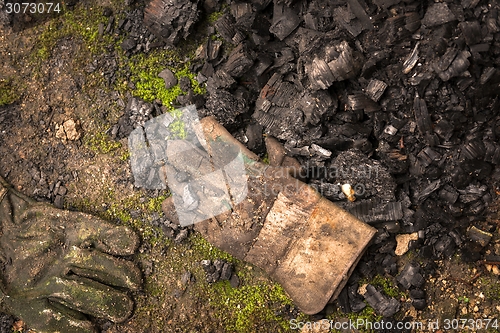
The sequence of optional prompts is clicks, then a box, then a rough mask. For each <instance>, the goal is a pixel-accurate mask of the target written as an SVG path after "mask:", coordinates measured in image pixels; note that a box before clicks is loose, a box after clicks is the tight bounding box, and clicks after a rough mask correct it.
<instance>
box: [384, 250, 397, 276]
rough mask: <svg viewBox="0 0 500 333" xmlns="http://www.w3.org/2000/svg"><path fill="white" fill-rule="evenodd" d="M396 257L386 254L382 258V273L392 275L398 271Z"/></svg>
mask: <svg viewBox="0 0 500 333" xmlns="http://www.w3.org/2000/svg"><path fill="white" fill-rule="evenodd" d="M396 263H397V260H396V257H394V256H392V255H390V254H388V255H386V256H385V258H384V260H382V263H381V264H382V267H383V268H384V273H386V274H389V275H394V274H396V273H397V272H398V266H397V264H396Z"/></svg>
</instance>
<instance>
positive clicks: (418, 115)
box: [413, 94, 438, 146]
mask: <svg viewBox="0 0 500 333" xmlns="http://www.w3.org/2000/svg"><path fill="white" fill-rule="evenodd" d="M413 110H414V112H415V120H416V122H417V128H418V131H419V132H420V135H421V136H423V137H424V138H425V141H426V143H427V144H428V145H429V146H435V145H437V144H438V140H437V137H436V136H435V134H434V133H433V130H432V122H431V118H430V116H429V112H428V111H427V104H426V103H425V100H424V99H421V98H420V97H419V96H418V94H417V95H415V99H414V100H413Z"/></svg>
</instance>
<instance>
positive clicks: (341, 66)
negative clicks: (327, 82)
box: [327, 41, 363, 81]
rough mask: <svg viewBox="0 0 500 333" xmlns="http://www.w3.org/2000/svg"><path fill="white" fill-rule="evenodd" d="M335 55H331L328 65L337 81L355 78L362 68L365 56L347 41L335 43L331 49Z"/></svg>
mask: <svg viewBox="0 0 500 333" xmlns="http://www.w3.org/2000/svg"><path fill="white" fill-rule="evenodd" d="M331 53H332V55H333V57H331V56H330V57H329V58H328V59H327V60H328V67H330V70H331V71H332V74H333V76H334V78H335V80H336V81H343V80H347V79H351V78H354V77H355V76H356V75H357V74H358V72H359V69H360V68H361V64H362V62H363V56H362V55H361V54H360V53H358V52H356V51H354V50H353V49H352V48H351V47H350V46H349V44H348V43H347V42H346V41H342V42H341V43H340V44H336V45H334V47H333V49H331Z"/></svg>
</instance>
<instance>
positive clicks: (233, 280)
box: [229, 274, 240, 288]
mask: <svg viewBox="0 0 500 333" xmlns="http://www.w3.org/2000/svg"><path fill="white" fill-rule="evenodd" d="M229 284H230V285H231V287H232V288H238V287H239V286H240V278H239V277H238V275H236V274H233V275H232V276H231V280H229Z"/></svg>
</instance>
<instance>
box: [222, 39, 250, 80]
mask: <svg viewBox="0 0 500 333" xmlns="http://www.w3.org/2000/svg"><path fill="white" fill-rule="evenodd" d="M254 59H255V55H254V54H253V52H251V51H250V50H248V48H247V47H246V46H245V44H243V43H241V44H239V45H238V46H237V47H236V48H235V49H234V50H233V51H232V52H231V54H230V55H229V57H228V59H227V61H226V63H225V64H224V71H225V72H226V73H228V74H229V75H231V76H232V77H240V76H242V75H243V74H245V72H247V71H248V70H249V69H250V67H252V65H253V60H254Z"/></svg>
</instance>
